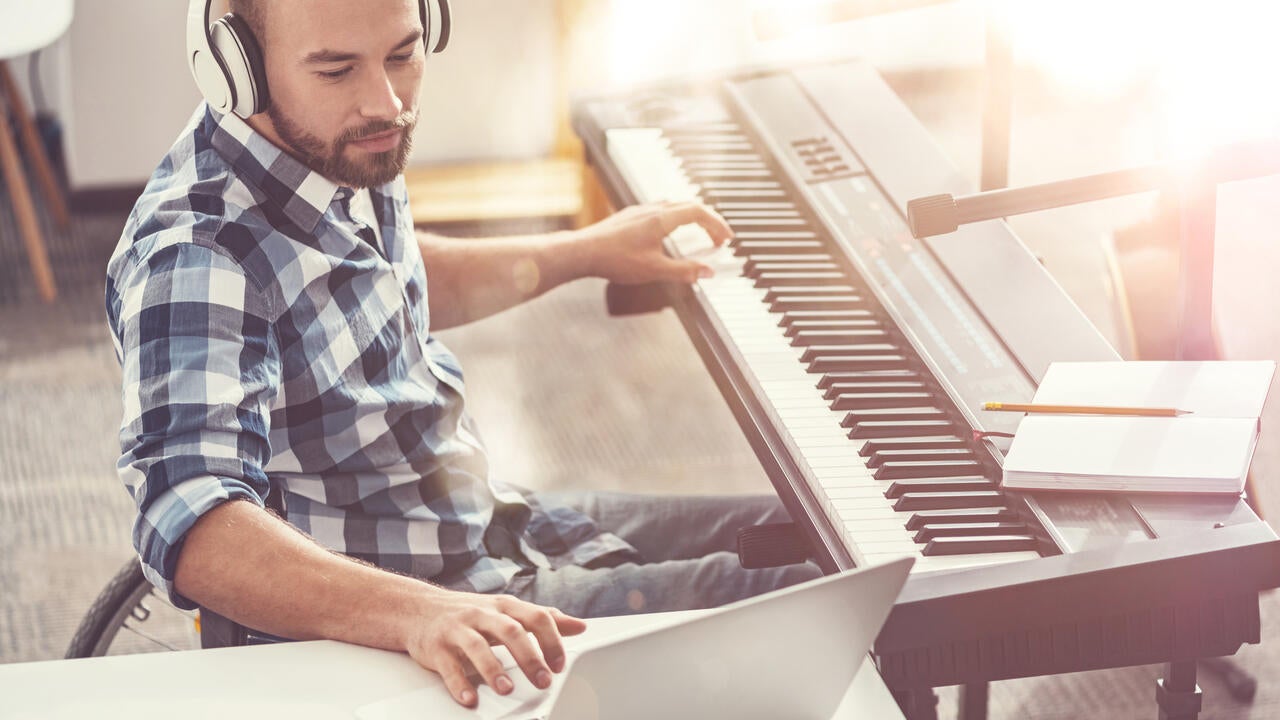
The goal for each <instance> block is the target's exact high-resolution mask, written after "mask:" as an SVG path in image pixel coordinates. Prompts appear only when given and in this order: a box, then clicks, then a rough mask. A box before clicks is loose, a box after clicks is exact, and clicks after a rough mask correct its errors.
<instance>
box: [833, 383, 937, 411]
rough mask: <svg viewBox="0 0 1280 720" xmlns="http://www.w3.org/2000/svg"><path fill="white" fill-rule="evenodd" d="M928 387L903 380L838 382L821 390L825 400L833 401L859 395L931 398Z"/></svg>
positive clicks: (917, 403)
mask: <svg viewBox="0 0 1280 720" xmlns="http://www.w3.org/2000/svg"><path fill="white" fill-rule="evenodd" d="M928 387H929V386H927V385H925V384H924V383H922V382H915V381H912V380H903V381H900V382H894V381H886V382H838V383H833V384H832V385H830V386H828V387H827V388H826V389H825V390H823V392H822V397H823V399H825V400H835V399H836V398H838V397H840V396H841V395H848V396H849V397H851V398H853V397H858V396H861V395H908V396H911V397H933V394H932V393H931V392H929V389H928ZM921 404H923V403H919V402H915V403H912V405H921ZM875 407H881V406H875ZM846 409H852V408H846Z"/></svg>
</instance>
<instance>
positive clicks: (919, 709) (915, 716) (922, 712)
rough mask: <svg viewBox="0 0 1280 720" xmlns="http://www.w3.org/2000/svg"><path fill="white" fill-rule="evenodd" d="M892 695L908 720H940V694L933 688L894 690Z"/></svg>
mask: <svg viewBox="0 0 1280 720" xmlns="http://www.w3.org/2000/svg"><path fill="white" fill-rule="evenodd" d="M892 693H893V699H894V700H896V701H897V702H898V708H899V709H900V710H902V715H903V717H905V718H907V720H938V694H937V693H935V692H934V691H933V690H932V689H931V688H926V689H924V690H893V691H892Z"/></svg>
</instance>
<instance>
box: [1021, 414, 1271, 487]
mask: <svg viewBox="0 0 1280 720" xmlns="http://www.w3.org/2000/svg"><path fill="white" fill-rule="evenodd" d="M1256 427H1257V420H1256V419H1254V418H1198V417H1195V416H1183V417H1180V418H1150V417H1123V416H1101V415H1091V416H1088V417H1083V416H1079V415H1075V416H1071V415H1033V416H1028V417H1026V418H1024V419H1023V421H1022V424H1021V425H1020V426H1019V427H1018V436H1017V440H1016V442H1014V443H1013V446H1012V447H1011V448H1010V451H1009V454H1008V456H1007V457H1006V458H1005V463H1004V470H1005V472H1006V473H1028V474H1031V473H1034V474H1040V475H1052V476H1098V477H1138V478H1152V479H1158V478H1183V479H1188V480H1196V479H1201V480H1236V479H1239V478H1241V477H1242V476H1243V475H1244V474H1245V470H1246V469H1247V468H1248V465H1249V460H1250V458H1251V456H1252V454H1253V447H1254V443H1255V439H1256V432H1255V429H1256ZM1080 479H1081V480H1084V481H1086V482H1087V478H1080ZM1064 482H1066V483H1069V482H1070V478H1064ZM1066 486H1069V485H1064V487H1066Z"/></svg>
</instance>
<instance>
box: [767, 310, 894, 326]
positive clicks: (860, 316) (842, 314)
mask: <svg viewBox="0 0 1280 720" xmlns="http://www.w3.org/2000/svg"><path fill="white" fill-rule="evenodd" d="M875 317H876V316H875V313H874V312H872V311H871V310H869V309H867V308H849V309H847V310H792V311H790V312H788V313H786V314H784V315H783V316H782V319H781V320H779V321H778V327H790V326H791V324H792V323H795V322H801V321H806V320H809V321H813V320H821V321H823V322H826V321H831V320H841V321H843V320H875Z"/></svg>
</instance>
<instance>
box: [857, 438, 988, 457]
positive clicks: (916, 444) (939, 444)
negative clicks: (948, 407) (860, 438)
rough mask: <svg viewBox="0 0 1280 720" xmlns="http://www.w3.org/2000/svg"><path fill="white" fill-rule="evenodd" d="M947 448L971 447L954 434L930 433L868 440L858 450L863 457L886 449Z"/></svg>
mask: <svg viewBox="0 0 1280 720" xmlns="http://www.w3.org/2000/svg"><path fill="white" fill-rule="evenodd" d="M949 448H957V449H959V448H963V449H966V450H969V449H972V446H971V445H970V444H969V441H968V440H964V439H961V438H959V437H956V436H954V435H932V436H924V437H905V438H893V439H891V440H869V441H867V443H866V444H864V445H863V446H862V449H861V450H859V451H858V454H859V455H861V456H863V457H870V456H872V455H875V454H876V453H879V452H884V451H886V450H932V449H936V450H944V449H949Z"/></svg>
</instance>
